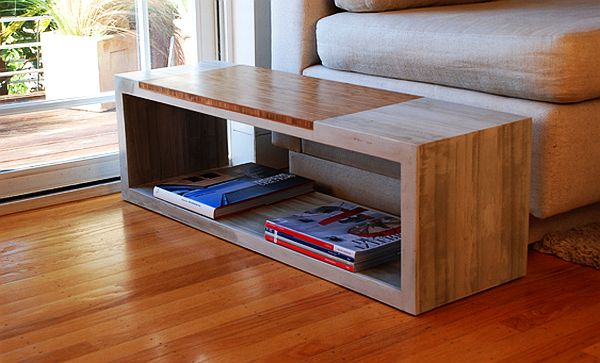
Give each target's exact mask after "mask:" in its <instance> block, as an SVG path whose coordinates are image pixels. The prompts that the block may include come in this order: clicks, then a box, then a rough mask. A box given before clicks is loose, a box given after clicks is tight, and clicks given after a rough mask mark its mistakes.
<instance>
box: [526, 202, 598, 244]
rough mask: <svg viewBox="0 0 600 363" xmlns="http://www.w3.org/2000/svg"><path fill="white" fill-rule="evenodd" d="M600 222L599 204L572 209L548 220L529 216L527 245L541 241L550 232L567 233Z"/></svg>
mask: <svg viewBox="0 0 600 363" xmlns="http://www.w3.org/2000/svg"><path fill="white" fill-rule="evenodd" d="M593 222H600V203H595V204H592V205H588V206H585V207H581V208H577V209H573V210H572V211H569V212H566V213H561V214H558V215H555V216H553V217H550V218H545V219H540V218H536V217H534V216H532V215H530V216H529V243H534V242H537V241H539V240H541V239H542V238H543V237H544V235H545V234H547V233H550V232H559V231H567V230H569V229H571V228H575V227H579V226H584V225H586V224H590V223H593Z"/></svg>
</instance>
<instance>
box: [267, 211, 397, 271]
mask: <svg viewBox="0 0 600 363" xmlns="http://www.w3.org/2000/svg"><path fill="white" fill-rule="evenodd" d="M265 239H266V240H267V241H270V242H273V243H276V244H278V245H281V246H283V247H286V248H289V249H291V250H294V251H296V252H299V253H302V254H304V255H307V256H310V257H312V258H315V259H317V260H320V261H323V262H326V263H328V264H331V265H334V266H337V267H340V268H343V269H345V270H348V271H351V272H357V271H361V270H364V269H367V268H371V267H373V266H376V265H379V264H382V263H385V262H388V261H391V260H394V259H396V258H397V257H398V255H399V253H400V219H399V218H398V217H395V216H391V215H389V214H385V213H381V212H377V211H373V210H369V209H366V208H363V207H359V206H357V205H354V204H350V203H340V204H338V205H332V206H321V207H318V208H315V209H312V210H309V211H306V212H303V213H300V214H296V215H291V216H287V217H283V218H275V219H269V220H267V221H266V222H265Z"/></svg>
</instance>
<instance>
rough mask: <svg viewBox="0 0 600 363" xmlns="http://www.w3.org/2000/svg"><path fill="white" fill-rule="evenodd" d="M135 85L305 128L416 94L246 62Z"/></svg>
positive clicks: (393, 102) (398, 101)
mask: <svg viewBox="0 0 600 363" xmlns="http://www.w3.org/2000/svg"><path fill="white" fill-rule="evenodd" d="M139 87H140V88H141V89H145V90H149V91H152V92H157V93H160V94H164V95H168V96H171V97H175V98H179V99H183V100H186V101H190V102H195V103H200V104H204V105H208V106H212V107H216V108H221V109H225V110H230V111H234V112H238V113H241V114H245V115H250V116H255V117H259V118H264V119H268V120H272V121H277V122H282V123H285V124H289V125H294V126H298V127H301V128H305V129H310V130H312V128H313V123H314V122H315V121H318V120H323V119H327V118H331V117H335V116H339V115H345V114H349V113H354V112H360V111H364V110H369V109H372V108H377V107H381V106H385V105H390V104H395V103H400V102H405V101H408V100H412V99H416V98H419V97H418V96H413V95H407V94H402V93H396V92H390V91H384V90H380V89H374V88H368V87H363V86H355V85H348V84H345V83H339V82H333V81H327V80H322V79H316V78H310V77H303V76H299V75H295V74H292V73H287V72H277V71H270V70H267V69H262V68H255V67H248V66H233V67H227V68H222V69H217V70H209V71H205V72H200V73H197V74H194V75H191V76H190V75H176V76H171V77H165V78H158V79H156V78H154V79H151V80H147V81H140V82H139Z"/></svg>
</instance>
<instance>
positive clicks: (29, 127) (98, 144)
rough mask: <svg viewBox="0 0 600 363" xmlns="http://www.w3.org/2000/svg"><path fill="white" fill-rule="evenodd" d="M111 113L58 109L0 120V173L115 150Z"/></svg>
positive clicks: (116, 148) (114, 133)
mask: <svg viewBox="0 0 600 363" xmlns="http://www.w3.org/2000/svg"><path fill="white" fill-rule="evenodd" d="M118 149H119V147H118V138H117V122H116V115H115V111H114V110H112V111H105V112H92V111H85V110H78V109H61V110H53V111H44V112H33V113H27V114H20V115H12V116H2V117H0V171H5V170H14V169H22V168H26V167H31V166H35V165H45V164H51V163H57V162H62V161H67V160H77V159H80V158H86V157H91V156H95V155H101V154H107V153H111V152H116V151H118Z"/></svg>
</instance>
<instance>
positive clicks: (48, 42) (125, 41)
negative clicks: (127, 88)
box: [41, 32, 138, 111]
mask: <svg viewBox="0 0 600 363" xmlns="http://www.w3.org/2000/svg"><path fill="white" fill-rule="evenodd" d="M41 42H42V61H43V67H44V86H45V89H46V99H48V100H53V99H64V98H73V97H82V96H93V95H97V94H98V93H100V92H106V91H112V90H114V80H113V76H114V75H115V74H117V73H122V72H130V71H135V70H137V69H138V55H137V41H136V37H135V35H133V34H120V35H109V36H105V37H101V38H95V37H83V36H73V35H63V34H60V33H57V32H45V33H42V37H41ZM111 108H114V103H110V104H102V105H92V106H86V107H85V109H86V110H94V111H103V110H106V109H111Z"/></svg>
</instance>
